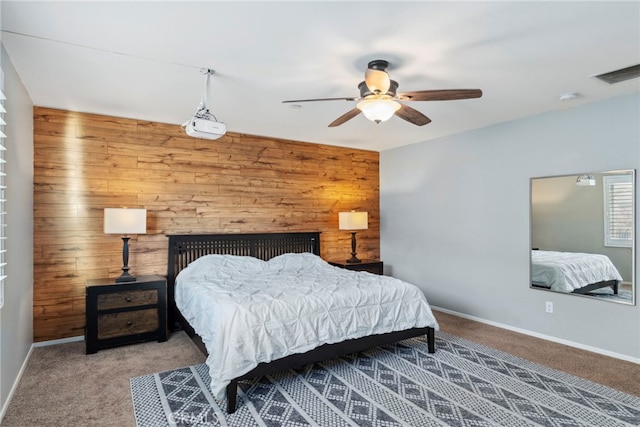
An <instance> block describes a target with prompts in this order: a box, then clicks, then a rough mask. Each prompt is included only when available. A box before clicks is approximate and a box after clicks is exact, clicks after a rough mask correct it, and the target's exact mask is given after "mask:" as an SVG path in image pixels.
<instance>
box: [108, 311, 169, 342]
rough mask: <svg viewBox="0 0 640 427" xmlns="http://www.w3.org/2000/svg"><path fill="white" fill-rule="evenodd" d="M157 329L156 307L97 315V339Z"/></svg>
mask: <svg viewBox="0 0 640 427" xmlns="http://www.w3.org/2000/svg"><path fill="white" fill-rule="evenodd" d="M157 330H158V310H157V309H156V308H150V309H147V310H136V311H125V312H122V313H111V314H100V315H98V339H101V340H102V339H106V338H113V337H123V336H127V335H133V334H142V333H145V332H154V331H157Z"/></svg>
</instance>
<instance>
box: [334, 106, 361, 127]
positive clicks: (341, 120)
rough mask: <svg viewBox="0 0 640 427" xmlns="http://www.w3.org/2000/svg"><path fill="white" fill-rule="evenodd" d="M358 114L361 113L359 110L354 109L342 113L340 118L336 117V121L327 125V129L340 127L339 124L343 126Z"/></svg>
mask: <svg viewBox="0 0 640 427" xmlns="http://www.w3.org/2000/svg"><path fill="white" fill-rule="evenodd" d="M360 113H361V111H360V110H359V109H357V108H354V109H353V110H351V111H348V112H346V113H344V114H343V115H341V116H340V117H338V118H337V119H335V120H334V121H332V122H331V123H329V127H330V128H333V127H336V126H340V125H341V124H343V123H344V122H346V121H347V120H351V119H353V118H354V117H355V116H357V115H358V114H360Z"/></svg>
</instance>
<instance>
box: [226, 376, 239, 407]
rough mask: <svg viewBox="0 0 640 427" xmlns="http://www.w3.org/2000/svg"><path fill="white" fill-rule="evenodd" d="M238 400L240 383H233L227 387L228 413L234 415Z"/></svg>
mask: <svg viewBox="0 0 640 427" xmlns="http://www.w3.org/2000/svg"><path fill="white" fill-rule="evenodd" d="M237 398H238V382H237V381H231V382H230V383H229V385H228V386H227V412H228V413H229V414H233V413H234V412H236V400H237Z"/></svg>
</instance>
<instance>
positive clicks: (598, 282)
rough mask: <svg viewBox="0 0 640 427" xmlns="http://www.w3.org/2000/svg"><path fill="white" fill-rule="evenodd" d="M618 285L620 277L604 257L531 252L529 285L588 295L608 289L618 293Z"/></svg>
mask: <svg viewBox="0 0 640 427" xmlns="http://www.w3.org/2000/svg"><path fill="white" fill-rule="evenodd" d="M621 282H622V276H621V275H620V273H619V272H618V270H617V269H616V267H615V266H614V265H613V263H612V262H611V260H610V259H609V257H607V256H606V255H600V254H588V253H579V252H557V251H543V250H532V251H531V284H532V285H533V286H535V287H540V288H546V289H550V290H552V291H558V292H567V293H575V294H587V293H589V292H592V291H594V290H596V289H600V288H604V287H608V286H611V288H612V289H613V293H614V294H617V293H618V286H619V284H620V283H621Z"/></svg>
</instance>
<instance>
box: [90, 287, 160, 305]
mask: <svg viewBox="0 0 640 427" xmlns="http://www.w3.org/2000/svg"><path fill="white" fill-rule="evenodd" d="M157 303H158V291H157V290H155V289H148V290H142V291H124V292H114V293H110V294H103V295H98V310H110V309H114V308H124V307H137V306H140V305H155V304H157Z"/></svg>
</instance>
